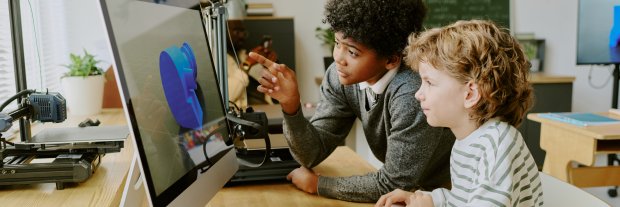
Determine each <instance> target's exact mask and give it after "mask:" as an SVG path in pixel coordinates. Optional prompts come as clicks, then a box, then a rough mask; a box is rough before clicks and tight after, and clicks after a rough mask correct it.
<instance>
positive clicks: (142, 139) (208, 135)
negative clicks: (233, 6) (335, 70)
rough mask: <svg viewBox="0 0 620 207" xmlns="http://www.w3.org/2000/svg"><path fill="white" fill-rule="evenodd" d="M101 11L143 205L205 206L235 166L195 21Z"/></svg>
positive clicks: (190, 16) (109, 5)
mask: <svg viewBox="0 0 620 207" xmlns="http://www.w3.org/2000/svg"><path fill="white" fill-rule="evenodd" d="M100 3H101V4H100V5H101V11H102V13H103V17H104V21H105V24H106V29H107V32H108V35H109V40H110V45H111V48H112V52H113V59H114V64H115V66H116V67H115V70H116V71H115V72H116V75H117V78H118V81H119V88H120V89H121V99H122V100H123V103H124V107H125V108H126V111H127V116H128V119H129V123H130V125H131V129H132V130H131V131H132V135H133V137H134V141H135V146H136V147H135V149H136V151H137V152H138V153H137V154H138V155H139V159H138V163H139V165H138V166H139V168H140V172H141V173H142V175H143V178H144V179H143V180H144V183H145V184H146V189H147V190H146V191H147V198H148V201H149V203H150V204H151V205H153V206H167V205H170V206H204V205H205V204H206V203H207V202H208V201H209V200H210V199H211V197H212V196H213V195H215V193H216V192H217V191H218V190H219V189H220V188H221V187H222V186H223V185H224V184H225V183H226V182H227V181H228V180H229V179H230V177H231V176H232V175H233V174H234V173H235V172H236V170H237V169H238V163H237V160H236V157H235V150H234V149H232V141H231V140H230V136H229V134H230V133H229V132H230V130H229V126H228V122H227V119H226V112H225V110H224V104H223V102H222V96H221V94H220V90H219V89H218V84H217V81H216V74H215V73H216V72H215V69H214V64H213V60H212V58H211V57H212V56H211V52H210V49H209V45H208V42H207V37H206V34H205V28H204V25H203V24H202V17H201V13H200V12H199V11H198V10H192V9H186V8H180V7H175V6H170V5H162V4H155V3H149V2H145V1H137V0H100ZM126 185H133V183H127V184H126Z"/></svg>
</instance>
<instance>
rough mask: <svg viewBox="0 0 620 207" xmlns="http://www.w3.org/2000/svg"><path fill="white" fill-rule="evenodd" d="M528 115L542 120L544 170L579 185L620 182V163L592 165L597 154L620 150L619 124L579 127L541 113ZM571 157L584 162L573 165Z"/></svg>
mask: <svg viewBox="0 0 620 207" xmlns="http://www.w3.org/2000/svg"><path fill="white" fill-rule="evenodd" d="M600 114H602V115H606V116H609V117H613V118H617V119H620V116H617V115H613V114H610V113H600ZM527 118H528V119H530V120H533V121H536V122H540V123H541V133H540V146H541V148H542V149H544V150H545V151H546V152H547V153H546V156H545V163H544V165H543V172H545V173H547V174H550V175H552V176H554V177H556V178H558V179H560V180H563V181H566V182H569V183H571V184H573V185H576V186H578V187H594V186H617V185H620V166H611V167H610V166H605V167H592V166H593V165H594V160H595V158H596V154H598V153H618V152H620V124H614V125H603V126H588V127H580V126H576V125H572V124H567V123H563V122H559V121H555V120H551V119H547V118H542V117H539V116H538V114H529V115H528V116H527ZM571 161H575V162H577V163H579V164H581V165H585V166H579V167H574V166H573V165H572V164H571Z"/></svg>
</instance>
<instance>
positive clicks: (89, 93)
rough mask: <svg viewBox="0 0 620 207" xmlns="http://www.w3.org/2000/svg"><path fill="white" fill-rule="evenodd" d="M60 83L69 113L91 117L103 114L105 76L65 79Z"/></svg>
mask: <svg viewBox="0 0 620 207" xmlns="http://www.w3.org/2000/svg"><path fill="white" fill-rule="evenodd" d="M60 82H61V84H62V90H63V94H62V95H63V96H64V97H65V98H66V100H67V108H68V110H69V113H71V114H72V115H78V116H82V115H83V116H89V115H94V114H98V113H100V112H101V105H102V103H103V85H104V82H105V78H104V77H103V75H96V76H87V77H81V76H76V77H63V78H62V79H61V81H60Z"/></svg>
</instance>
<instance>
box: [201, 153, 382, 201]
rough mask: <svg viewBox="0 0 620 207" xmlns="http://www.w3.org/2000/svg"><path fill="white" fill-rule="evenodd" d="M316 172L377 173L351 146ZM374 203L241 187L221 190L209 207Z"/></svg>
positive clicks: (285, 187)
mask: <svg viewBox="0 0 620 207" xmlns="http://www.w3.org/2000/svg"><path fill="white" fill-rule="evenodd" d="M314 170H315V171H316V172H318V173H320V174H321V175H326V176H351V175H364V174H367V173H369V172H373V171H376V169H375V168H374V167H373V166H371V165H370V164H369V163H368V162H366V161H365V160H363V159H362V158H361V157H360V156H359V155H357V154H355V152H353V150H351V149H350V148H348V147H344V146H342V147H338V148H337V149H336V151H334V153H332V155H330V156H329V157H328V158H327V159H326V160H325V161H323V162H322V163H321V164H319V165H318V166H316V167H315V168H314ZM373 205H374V204H373V203H352V202H346V201H340V200H334V199H328V198H324V197H320V196H317V195H311V194H308V193H305V192H303V191H301V190H299V189H297V188H295V186H293V184H291V183H287V182H284V183H270V184H261V185H241V186H233V187H225V188H223V189H222V190H220V191H219V192H218V193H217V194H216V195H215V197H213V198H212V199H211V202H210V203H209V204H207V206H208V207H227V206H230V207H243V206H248V207H249V206H251V207H254V206H270V207H278V206H286V207H289V206H373Z"/></svg>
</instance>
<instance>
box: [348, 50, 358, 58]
mask: <svg viewBox="0 0 620 207" xmlns="http://www.w3.org/2000/svg"><path fill="white" fill-rule="evenodd" d="M349 55H351V56H353V57H357V56H358V54H357V52H355V51H353V50H349Z"/></svg>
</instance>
